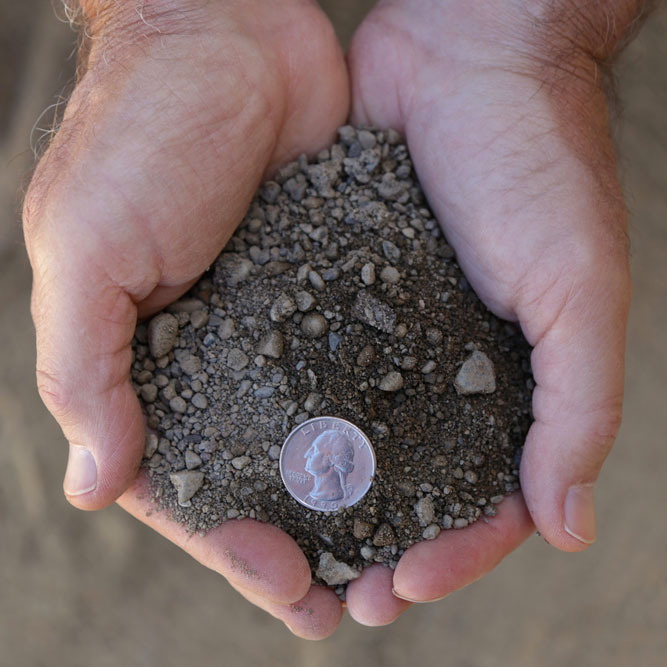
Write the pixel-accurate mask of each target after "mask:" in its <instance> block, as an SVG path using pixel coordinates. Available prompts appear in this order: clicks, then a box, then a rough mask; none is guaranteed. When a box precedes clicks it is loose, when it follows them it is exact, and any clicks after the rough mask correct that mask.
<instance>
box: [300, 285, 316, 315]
mask: <svg viewBox="0 0 667 667" xmlns="http://www.w3.org/2000/svg"><path fill="white" fill-rule="evenodd" d="M294 300H295V301H296V307H297V308H298V309H299V310H300V311H301V312H302V313H307V312H308V311H309V310H312V309H313V308H314V307H315V304H316V303H317V299H316V298H315V297H314V296H313V295H312V294H311V293H310V292H306V291H305V290H300V291H299V292H297V293H296V294H295V295H294Z"/></svg>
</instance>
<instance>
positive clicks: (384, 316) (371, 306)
mask: <svg viewBox="0 0 667 667" xmlns="http://www.w3.org/2000/svg"><path fill="white" fill-rule="evenodd" d="M351 312H352V316H353V317H356V318H357V319H358V320H360V321H361V322H363V323H364V324H367V325H368V326H371V327H375V328H376V329H379V330H380V331H384V333H388V334H390V333H392V332H393V331H394V327H395V326H396V313H394V311H393V310H392V309H391V308H390V307H389V306H388V305H387V304H386V303H384V302H383V301H380V299H377V298H376V297H374V296H373V295H372V294H371V293H370V292H368V291H366V290H359V292H357V298H356V299H355V301H354V304H352V311H351Z"/></svg>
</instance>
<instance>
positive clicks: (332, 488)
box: [304, 431, 354, 500]
mask: <svg viewBox="0 0 667 667" xmlns="http://www.w3.org/2000/svg"><path fill="white" fill-rule="evenodd" d="M304 458H305V459H306V466H305V470H306V472H308V473H310V474H311V475H312V476H313V477H314V478H315V482H314V484H313V488H312V490H311V491H310V496H311V497H312V498H316V499H317V500H342V499H343V498H345V497H346V496H348V495H349V494H350V491H351V488H349V487H348V485H347V476H348V475H349V474H350V473H351V472H352V471H353V470H354V446H353V445H352V443H351V442H350V441H349V440H348V439H347V437H346V436H345V434H344V433H342V432H341V431H324V432H323V433H320V434H319V435H318V436H317V438H315V440H313V444H312V445H311V446H310V447H309V449H308V451H307V452H306V453H305V454H304Z"/></svg>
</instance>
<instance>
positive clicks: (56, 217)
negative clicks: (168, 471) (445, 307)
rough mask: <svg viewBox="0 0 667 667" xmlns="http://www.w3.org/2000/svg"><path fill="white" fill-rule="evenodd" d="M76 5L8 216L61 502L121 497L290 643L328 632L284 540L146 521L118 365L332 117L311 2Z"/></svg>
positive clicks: (130, 410) (325, 608) (333, 606)
mask: <svg viewBox="0 0 667 667" xmlns="http://www.w3.org/2000/svg"><path fill="white" fill-rule="evenodd" d="M81 4H82V6H83V7H84V9H85V10H86V12H87V14H88V26H87V28H88V32H89V34H90V36H91V39H90V51H89V56H88V69H87V71H86V73H85V75H84V76H83V77H82V78H81V79H80V81H79V83H78V85H77V86H76V89H75V90H74V92H73V94H72V97H71V99H70V101H69V104H68V105H67V108H66V110H65V114H64V118H63V121H62V124H61V126H60V129H59V130H58V132H57V134H56V135H55V137H54V138H53V141H52V143H51V145H50V147H49V148H48V150H47V151H46V153H45V155H44V156H43V158H42V160H41V162H40V163H39V165H38V167H37V169H36V172H35V176H34V178H33V181H32V184H31V186H30V188H29V191H28V193H27V195H26V200H25V209H24V228H25V238H26V244H27V248H28V252H29V256H30V261H31V264H32V267H33V271H34V284H33V295H32V312H33V318H34V322H35V328H36V335H37V381H38V385H39V391H40V394H41V396H42V398H43V400H44V402H45V404H46V406H47V407H48V409H49V410H50V411H51V413H52V414H53V415H54V417H55V418H56V420H57V421H58V423H59V424H60V426H61V427H62V429H63V432H64V434H65V437H66V438H67V440H68V441H69V443H70V456H69V463H68V469H67V473H66V477H65V483H64V488H65V494H66V496H67V498H68V500H69V501H70V502H71V503H72V504H73V505H74V506H76V507H78V508H81V509H86V510H95V509H99V508H102V507H105V506H106V505H108V504H109V503H112V502H114V501H115V500H117V499H118V498H119V497H120V500H119V503H120V505H121V506H122V507H124V508H125V509H126V510H127V511H129V512H130V513H131V514H134V515H135V516H137V517H138V518H139V519H140V520H141V521H144V522H145V523H147V524H148V525H150V526H152V527H153V528H155V529H156V530H158V531H159V532H160V533H162V534H163V535H164V536H165V537H167V538H168V539H170V540H172V541H173V542H175V543H176V544H178V545H180V546H181V547H183V548H184V549H185V550H186V551H188V552H189V553H190V554H192V555H193V556H194V557H195V558H196V559H197V560H199V561H200V562H201V563H203V564H204V565H206V566H208V567H210V568H213V569H214V570H216V571H218V572H220V573H221V574H223V575H224V576H225V577H226V578H227V579H228V580H229V582H230V583H231V584H232V586H234V587H235V588H237V590H239V591H240V592H242V594H243V595H244V596H245V597H246V598H248V599H249V600H251V601H252V602H254V603H255V604H257V605H258V606H260V607H262V608H263V609H266V610H267V611H269V612H270V613H272V614H273V615H275V616H277V617H278V618H280V619H282V620H283V621H284V622H285V623H286V624H288V626H289V627H290V628H291V629H292V630H293V632H295V633H296V634H298V635H300V636H302V637H309V638H320V637H323V636H326V635H328V634H330V633H331V632H333V630H334V629H335V627H336V626H337V624H338V622H339V620H340V617H341V613H342V609H341V605H340V602H339V600H338V598H337V597H336V596H335V594H334V593H333V592H332V591H330V590H327V589H325V588H322V587H316V586H315V587H311V575H310V568H309V566H308V563H307V561H306V559H305V557H304V555H303V553H302V552H301V551H300V550H299V548H298V547H297V545H296V543H295V542H294V541H293V540H292V539H291V538H290V537H289V536H288V535H287V534H285V533H283V532H282V531H280V530H278V529H277V528H275V527H274V526H271V525H268V524H260V523H258V522H254V521H250V520H244V521H231V522H227V523H225V524H223V525H222V526H220V527H219V528H217V529H215V530H213V531H211V532H210V533H208V534H207V535H206V537H199V536H197V535H195V536H191V535H189V534H188V533H187V532H186V531H185V530H184V529H183V527H182V526H180V525H179V524H177V523H175V522H173V521H170V520H168V519H167V518H166V517H165V515H164V514H162V513H158V512H152V507H151V503H150V500H149V495H148V493H147V492H146V484H147V480H146V478H145V476H143V475H141V474H140V475H139V477H137V471H138V467H139V463H140V460H141V456H142V451H143V446H144V438H145V427H144V420H143V417H142V413H141V409H140V406H139V403H138V400H137V397H136V395H135V392H134V390H133V388H132V385H131V383H130V379H129V370H130V364H131V360H132V351H131V349H130V341H131V339H132V336H133V333H134V329H135V326H136V322H137V318H143V317H146V316H148V315H150V314H152V313H154V312H156V311H158V310H160V309H161V308H163V307H164V306H165V305H167V304H168V303H169V302H171V301H173V300H174V299H176V298H177V297H179V296H180V295H181V294H183V293H184V292H185V291H186V290H187V289H188V288H189V287H190V286H191V285H192V284H193V283H194V282H195V281H196V280H197V278H198V277H199V276H200V274H201V273H202V272H203V271H204V270H205V269H206V267H207V266H209V265H210V264H211V263H212V261H213V260H214V259H215V257H216V255H217V254H218V253H219V252H220V251H221V250H222V248H223V247H224V245H225V243H226V241H227V240H228V238H229V237H230V236H231V234H232V233H233V231H234V229H235V227H236V226H237V224H238V223H239V222H240V220H241V219H242V217H243V215H244V213H245V210H246V208H247V206H248V204H249V202H250V200H251V198H252V196H253V194H254V192H255V190H256V188H257V186H258V184H259V183H260V181H261V179H262V178H263V176H264V174H265V173H266V172H267V171H270V170H271V169H272V168H273V167H275V166H277V165H279V164H281V163H283V162H285V161H286V160H289V159H292V158H294V157H296V156H297V155H298V154H299V153H302V152H308V153H313V152H316V151H317V150H319V149H320V148H322V147H324V146H325V145H327V144H328V143H329V142H330V141H331V140H332V139H333V137H334V135H335V130H336V127H337V126H339V125H340V124H342V123H343V122H344V121H345V119H346V117H347V113H348V81H347V74H346V69H345V63H344V60H343V56H342V54H341V51H340V47H339V45H338V42H337V41H336V38H335V36H334V33H333V29H332V27H331V25H330V24H329V23H328V21H327V19H326V18H325V16H324V14H323V13H322V12H321V10H320V9H319V8H318V7H317V5H316V4H315V2H312V1H311V0H284V1H283V2H280V3H274V2H269V1H263V0H244V1H243V2H226V3H202V2H199V1H195V0H153V1H152V2H151V3H147V2H146V3H143V7H144V9H143V10H142V11H140V10H138V9H136V7H135V3H134V2H125V3H123V2H120V3H119V2H106V0H96V1H94V0H88V1H87V2H82V3H81ZM137 4H141V3H137ZM297 601H299V603H298V604H293V603H297Z"/></svg>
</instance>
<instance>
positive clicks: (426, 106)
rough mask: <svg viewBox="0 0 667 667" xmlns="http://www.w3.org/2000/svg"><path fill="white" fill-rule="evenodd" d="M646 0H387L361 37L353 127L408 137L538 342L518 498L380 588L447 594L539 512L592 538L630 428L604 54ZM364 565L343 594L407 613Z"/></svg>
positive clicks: (490, 279)
mask: <svg viewBox="0 0 667 667" xmlns="http://www.w3.org/2000/svg"><path fill="white" fill-rule="evenodd" d="M640 4H641V3H637V2H624V1H622V0H619V1H618V2H615V3H606V6H605V3H602V4H599V5H595V6H594V7H593V6H590V5H585V7H584V8H582V9H577V5H576V4H575V3H570V2H567V1H564V2H562V3H547V2H544V3H542V2H536V3H532V5H530V9H531V11H532V12H534V13H532V14H529V13H528V11H529V10H528V3H513V2H504V3H498V2H493V3H492V2H481V3H460V2H450V1H445V2H434V1H432V0H412V1H410V0H386V1H381V2H380V3H379V4H378V6H377V7H376V9H375V10H374V11H373V12H372V13H371V14H370V15H369V17H368V18H367V19H366V21H365V22H364V23H363V24H362V26H361V27H360V29H359V30H358V32H357V34H356V35H355V37H354V40H353V43H352V46H351V50H350V54H349V67H350V76H351V82H352V120H353V122H354V123H370V124H374V125H378V126H380V127H387V126H388V127H395V128H397V129H399V130H401V131H402V132H403V133H404V134H405V136H406V138H407V143H408V146H409V148H410V151H411V154H412V158H413V160H414V165H415V168H416V171H417V173H418V175H419V178H420V181H421V184H422V186H423V187H424V190H425V192H426V195H427V197H428V199H429V202H430V204H431V207H432V208H433V210H434V212H435V214H436V215H437V217H438V218H439V220H440V221H441V223H442V225H443V227H444V230H445V233H446V235H447V238H448V240H449V242H450V243H451V244H452V245H453V246H454V248H455V249H456V251H457V256H458V261H459V262H460V264H461V267H462V268H463V270H464V272H465V274H466V276H467V277H468V279H469V280H470V282H471V284H472V285H473V287H474V288H475V290H476V292H477V294H478V295H479V296H480V297H481V298H482V300H483V301H484V302H485V303H486V304H487V305H488V306H489V307H490V308H491V310H492V311H493V312H495V313H496V314H497V315H499V316H500V317H503V318H506V319H509V320H516V321H518V322H519V323H520V325H521V327H522V330H523V332H524V334H525V336H526V338H527V339H528V341H529V342H530V343H531V344H532V345H533V346H534V350H533V353H532V366H533V372H534V377H535V381H536V388H535V391H534V396H533V412H534V416H535V422H534V424H533V425H532V427H531V429H530V432H529V434H528V437H527V441H526V444H525V449H524V454H523V460H522V464H521V485H522V489H523V496H521V495H520V494H515V495H514V496H513V497H511V498H510V499H508V500H506V501H505V502H504V503H503V505H502V506H501V507H500V513H499V515H498V517H497V518H495V519H493V521H491V522H489V523H488V524H484V523H481V522H479V523H477V524H475V525H474V526H472V527H469V528H466V529H465V530H463V531H460V532H454V531H448V532H446V533H441V534H440V536H439V537H438V538H436V539H435V540H434V541H432V542H423V543H420V544H418V545H415V546H413V547H412V548H411V549H409V550H408V551H407V552H406V554H405V555H404V556H403V557H402V558H401V560H400V561H399V564H398V566H397V568H396V570H395V573H394V575H393V578H392V577H391V576H385V578H384V587H385V588H384V590H383V591H382V592H381V593H380V592H377V593H376V594H375V599H376V600H379V599H380V598H381V597H382V596H384V599H387V600H388V599H389V598H388V597H387V596H388V593H389V591H388V588H389V587H390V586H393V588H394V590H395V593H396V595H399V596H402V597H404V598H406V599H409V600H413V601H429V600H434V599H439V598H441V597H443V596H445V595H447V594H449V593H451V592H452V591H454V590H456V589H457V588H460V587H462V586H465V585H466V584H468V583H471V582H472V581H474V580H476V579H478V578H479V577H481V576H483V575H484V574H485V573H486V572H488V571H489V570H490V569H492V568H493V567H494V566H495V565H496V564H497V563H498V562H499V561H500V560H502V558H503V557H504V556H505V555H506V554H508V553H509V552H510V551H511V550H513V549H514V548H516V547H517V546H518V545H519V544H520V543H521V542H522V541H523V540H525V539H526V538H527V537H528V536H529V535H530V534H531V533H532V531H533V530H534V527H533V522H534V524H535V526H537V528H538V530H539V531H540V533H541V534H542V536H543V537H544V538H545V539H546V540H547V541H548V542H549V543H551V544H552V545H554V546H556V547H558V548H559V549H562V550H564V551H579V550H582V549H585V548H587V547H588V546H589V545H590V544H591V543H592V542H593V541H594V540H595V518H594V506H593V483H594V482H595V480H596V479H597V476H598V474H599V472H600V468H601V466H602V463H603V461H604V459H605V457H606V455H607V453H608V452H609V449H610V447H611V445H612V443H613V440H614V437H615V435H616V432H617V429H618V427H619V424H620V418H621V405H622V395H623V372H624V369H623V366H624V362H623V357H624V347H625V326H626V320H627V314H628V307H629V301H630V280H629V271H628V250H627V239H626V229H625V227H626V220H625V209H624V204H623V199H622V196H621V192H620V188H619V185H618V181H617V178H616V164H615V158H614V151H613V147H612V142H611V138H610V133H609V119H608V110H607V104H606V99H605V95H604V92H603V90H602V86H601V68H600V63H601V62H604V61H606V60H608V58H609V57H610V56H611V54H612V53H613V50H614V48H615V46H616V45H617V44H618V42H619V41H620V39H621V38H622V36H623V34H624V32H625V30H626V29H627V27H628V26H629V25H630V23H631V22H632V20H633V19H634V18H636V14H637V10H638V6H639V5H640ZM559 5H560V9H561V10H562V11H561V12H560V13H559V12H558V11H557V10H558V8H559ZM612 12H615V13H614V14H613V15H612ZM615 31H616V32H615ZM524 500H525V503H524ZM372 570H373V568H370V569H369V570H367V571H365V572H364V573H363V574H362V576H361V577H360V578H359V579H358V580H356V581H354V582H352V583H351V584H350V585H349V587H348V596H347V602H348V609H349V611H350V614H351V615H352V616H353V617H354V618H355V619H356V620H358V621H359V622H361V623H366V624H369V625H379V624H383V623H387V622H390V621H391V620H393V619H394V618H395V617H396V616H397V615H398V613H399V612H400V611H401V609H400V608H399V607H398V606H397V605H396V604H394V603H392V604H386V605H384V606H380V605H378V604H376V603H375V602H374V599H373V596H370V597H369V595H368V591H369V583H368V582H369V581H370V577H371V574H370V573H371V572H372ZM375 576H377V575H375Z"/></svg>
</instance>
